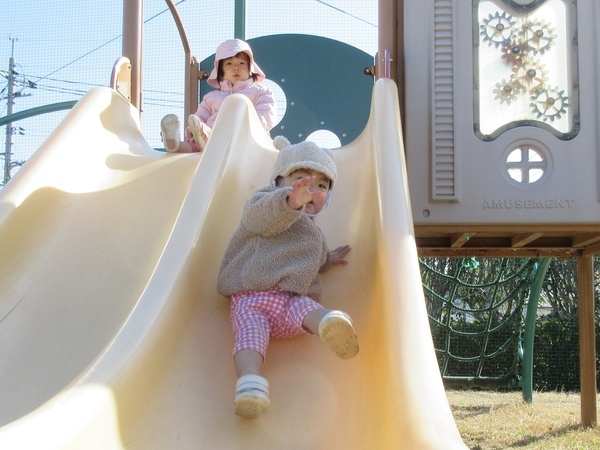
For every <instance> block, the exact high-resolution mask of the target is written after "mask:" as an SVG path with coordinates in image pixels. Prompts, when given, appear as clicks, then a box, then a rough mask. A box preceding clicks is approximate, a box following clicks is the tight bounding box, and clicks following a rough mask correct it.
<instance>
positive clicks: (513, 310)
mask: <svg viewBox="0 0 600 450" xmlns="http://www.w3.org/2000/svg"><path fill="white" fill-rule="evenodd" d="M535 263H536V260H535V259H523V258H483V259H475V258H422V259H420V264H421V276H422V279H423V288H424V291H425V298H426V302H427V310H428V314H429V319H430V324H431V329H432V334H433V339H434V345H435V349H436V354H437V357H438V362H439V366H440V371H441V373H442V376H443V379H444V383H445V384H446V386H447V387H454V388H457V387H481V388H500V387H513V386H516V385H517V383H518V381H519V378H520V375H519V372H520V365H521V363H520V361H521V360H520V345H521V338H522V334H523V323H524V315H523V314H524V305H525V304H526V302H527V300H528V298H529V294H530V291H531V284H532V279H533V275H532V273H533V270H534V268H535Z"/></svg>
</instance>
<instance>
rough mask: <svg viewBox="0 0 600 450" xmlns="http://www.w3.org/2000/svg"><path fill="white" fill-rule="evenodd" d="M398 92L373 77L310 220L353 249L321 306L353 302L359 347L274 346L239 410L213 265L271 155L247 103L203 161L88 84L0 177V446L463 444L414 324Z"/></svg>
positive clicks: (426, 333)
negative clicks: (150, 139)
mask: <svg viewBox="0 0 600 450" xmlns="http://www.w3.org/2000/svg"><path fill="white" fill-rule="evenodd" d="M397 98H398V94H397V90H396V85H395V84H394V82H393V81H390V80H379V81H378V82H377V83H376V84H375V86H374V92H373V104H372V108H371V115H370V119H369V123H368V124H367V126H366V128H365V130H364V132H363V133H362V134H361V135H360V136H359V137H358V138H357V139H356V140H355V141H354V142H353V143H351V144H349V145H347V146H344V147H342V148H339V149H335V150H334V154H335V160H336V163H337V165H338V180H337V183H336V187H335V190H334V192H333V198H332V202H331V206H330V208H329V210H328V211H327V213H326V214H324V215H323V216H321V217H318V218H317V222H318V223H319V225H320V226H321V227H322V229H323V231H324V233H325V235H326V236H327V238H328V243H329V246H330V247H331V248H335V247H337V246H339V245H343V244H350V245H351V246H352V251H351V252H350V254H349V255H348V259H349V261H350V263H349V264H348V265H347V266H336V267H334V268H332V269H331V270H330V271H328V272H327V273H325V274H324V276H323V284H324V291H323V304H324V306H325V307H328V308H335V309H338V308H339V309H343V310H345V311H347V312H348V313H350V315H351V316H352V317H353V320H354V322H355V326H356V330H357V334H358V338H359V344H360V352H359V354H358V355H357V356H356V357H355V358H353V359H351V360H348V361H342V360H339V359H338V358H337V357H336V356H335V355H334V354H333V353H332V352H331V351H329V350H328V349H327V348H326V347H325V346H324V345H323V344H322V343H321V342H320V340H319V339H318V338H317V337H314V336H309V335H305V336H301V337H299V338H296V339H293V340H283V341H272V343H271V344H270V346H269V350H268V353H267V359H266V362H265V365H264V372H263V374H264V376H265V377H266V378H267V379H268V380H269V382H270V385H271V408H270V410H269V411H268V412H267V413H266V414H264V415H263V416H261V417H259V418H257V419H241V418H239V417H237V416H235V415H234V413H233V397H234V390H235V381H236V377H235V371H234V367H233V362H232V358H231V350H232V346H233V337H232V335H231V330H230V326H229V316H228V314H229V302H228V300H227V299H226V298H223V297H221V296H220V295H219V294H218V293H217V292H216V279H217V274H218V269H219V265H220V261H221V257H222V255H223V252H224V250H225V247H226V245H227V242H228V240H229V237H230V235H231V233H232V232H233V230H234V228H235V227H236V225H237V222H238V218H239V215H240V210H241V206H242V204H243V202H244V200H245V199H246V198H247V197H248V196H249V195H250V194H251V193H252V192H253V191H254V190H255V189H257V188H259V187H262V186H264V185H266V184H268V183H269V179H268V177H269V173H270V169H271V166H272V164H273V162H274V160H275V157H276V154H277V153H276V150H274V149H273V147H272V143H271V140H270V139H268V138H267V137H266V136H264V133H262V128H261V125H260V123H259V121H258V117H257V116H256V113H255V112H254V110H253V109H252V106H251V104H250V103H249V102H248V100H247V99H246V98H245V97H241V96H232V97H231V98H229V99H228V100H227V101H226V102H225V103H224V105H223V108H222V111H221V113H220V116H219V119H218V120H217V123H216V124H215V128H214V131H213V135H212V137H211V141H210V142H209V145H208V147H207V149H206V151H205V153H204V155H198V154H181V155H180V154H165V153H161V152H156V151H154V150H153V149H151V148H150V147H149V146H148V144H147V143H146V141H145V140H144V138H143V136H142V135H141V132H140V128H139V122H138V112H137V111H136V110H134V109H133V108H132V107H131V106H130V105H129V104H128V103H127V102H126V101H125V100H124V99H122V98H121V97H120V95H119V94H117V93H116V92H114V91H112V90H110V89H107V88H97V89H94V90H92V91H90V93H88V94H87V95H86V96H85V97H84V98H83V99H82V100H81V101H80V102H79V103H78V104H77V105H76V106H75V108H74V109H73V110H72V111H71V113H70V114H69V115H68V116H67V118H65V120H64V121H63V122H62V123H61V125H60V126H59V127H58V128H57V129H56V130H55V132H54V133H53V134H52V135H51V136H50V138H49V139H48V140H47V141H46V142H45V143H44V144H43V145H42V147H41V148H40V149H39V150H38V151H37V152H36V154H35V155H34V156H33V157H32V158H31V159H30V161H29V162H28V163H27V164H26V165H25V166H24V167H23V168H22V169H21V171H19V173H17V174H16V176H15V177H14V178H13V180H11V182H10V183H9V184H8V185H7V186H6V188H5V189H4V190H2V191H0V286H2V290H1V291H0V342H2V345H1V346H0V404H2V408H0V448H7V449H31V448H44V449H57V450H58V449H77V450H81V449H102V450H111V449H132V450H133V449H140V450H142V449H143V450H152V449H157V450H159V449H160V450H164V449H169V450H173V449H184V450H187V449H196V448H202V449H204V448H206V449H238V448H239V449H241V448H244V449H261V450H264V449H283V448H285V449H379V450H382V449H411V450H414V449H445V450H447V449H466V447H465V445H464V444H463V442H462V440H461V438H460V435H459V433H458V430H457V428H456V425H455V422H454V419H453V417H452V414H451V411H450V408H449V405H448V402H447V399H446V395H445V392H444V388H443V384H442V380H441V377H440V374H439V369H438V365H437V362H436V357H435V352H434V348H433V343H432V339H431V334H430V329H429V324H428V318H427V313H426V307H425V301H424V296H423V291H422V286H421V277H420V270H419V264H418V257H417V249H416V245H415V240H414V232H413V226H412V218H411V213H410V204H409V197H408V188H407V180H406V168H405V164H404V155H403V146H402V135H401V129H400V117H399V110H398V102H397ZM225 118H226V119H225ZM157 132H158V130H157Z"/></svg>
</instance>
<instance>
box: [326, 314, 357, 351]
mask: <svg viewBox="0 0 600 450" xmlns="http://www.w3.org/2000/svg"><path fill="white" fill-rule="evenodd" d="M319 336H320V337H321V340H322V341H323V342H325V344H327V345H328V346H329V348H330V349H331V350H333V352H334V353H335V354H336V355H337V356H338V357H339V358H341V359H350V358H353V357H354V356H356V354H357V353H358V339H357V338H356V333H355V332H354V326H353V325H352V320H351V319H350V316H349V315H348V314H346V313H345V312H342V311H329V312H328V313H327V314H325V315H324V316H323V318H322V319H321V323H319Z"/></svg>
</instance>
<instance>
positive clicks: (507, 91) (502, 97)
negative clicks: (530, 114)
mask: <svg viewBox="0 0 600 450" xmlns="http://www.w3.org/2000/svg"><path fill="white" fill-rule="evenodd" d="M492 92H493V93H494V94H496V96H495V97H494V100H499V101H500V104H501V105H502V104H503V103H504V102H506V104H507V105H510V104H511V102H513V101H515V100H516V99H517V95H519V94H520V93H521V85H520V84H519V83H517V82H515V81H514V80H508V81H507V80H502V81H501V82H500V83H496V89H494V90H492Z"/></svg>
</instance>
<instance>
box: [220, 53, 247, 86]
mask: <svg viewBox="0 0 600 450" xmlns="http://www.w3.org/2000/svg"><path fill="white" fill-rule="evenodd" d="M245 56H246V55H245V54H242V55H240V56H237V55H236V56H232V57H231V58H226V59H224V60H222V68H223V79H224V80H227V81H229V82H230V83H231V84H234V83H235V82H236V81H240V80H247V79H248V78H250V68H249V67H248V58H247V57H245Z"/></svg>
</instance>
